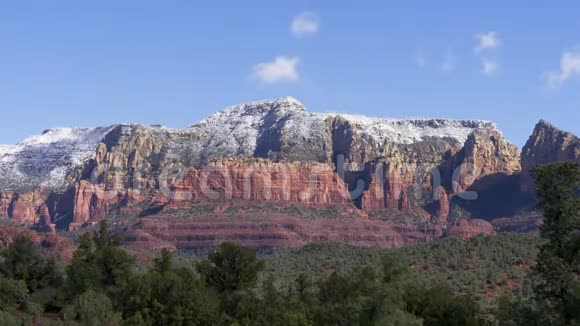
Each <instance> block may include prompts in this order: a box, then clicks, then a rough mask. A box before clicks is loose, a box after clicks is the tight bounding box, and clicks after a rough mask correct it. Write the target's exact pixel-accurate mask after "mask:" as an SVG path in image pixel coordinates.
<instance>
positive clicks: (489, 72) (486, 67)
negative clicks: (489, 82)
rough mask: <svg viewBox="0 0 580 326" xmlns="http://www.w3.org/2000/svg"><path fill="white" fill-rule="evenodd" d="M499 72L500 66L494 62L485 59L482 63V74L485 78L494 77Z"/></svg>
mask: <svg viewBox="0 0 580 326" xmlns="http://www.w3.org/2000/svg"><path fill="white" fill-rule="evenodd" d="M498 71H499V64H498V63H497V62H496V61H493V60H487V59H484V60H483V61H482V62H481V74H483V75H484V76H493V75H495V74H496V73H497V72H498Z"/></svg>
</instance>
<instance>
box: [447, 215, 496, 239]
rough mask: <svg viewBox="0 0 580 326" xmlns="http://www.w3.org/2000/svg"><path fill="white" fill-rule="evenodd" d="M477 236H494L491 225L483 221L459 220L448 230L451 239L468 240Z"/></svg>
mask: <svg viewBox="0 0 580 326" xmlns="http://www.w3.org/2000/svg"><path fill="white" fill-rule="evenodd" d="M477 235H495V231H494V229H493V225H492V224H491V223H489V222H487V221H484V220H459V221H457V222H455V223H453V224H452V225H451V226H450V227H449V230H448V236H449V237H452V238H460V239H464V240H465V239H469V238H473V237H475V236H477Z"/></svg>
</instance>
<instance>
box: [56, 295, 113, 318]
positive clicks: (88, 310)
mask: <svg viewBox="0 0 580 326" xmlns="http://www.w3.org/2000/svg"><path fill="white" fill-rule="evenodd" d="M64 317H65V322H66V323H70V322H71V321H73V320H76V321H78V323H79V324H80V325H81V326H109V325H118V323H119V322H120V320H121V319H120V314H119V313H117V312H115V310H114V308H113V303H112V302H111V300H110V299H109V297H107V296H106V295H104V294H102V293H98V292H95V291H93V290H88V291H86V292H84V293H83V294H81V295H80V296H78V297H77V298H76V299H75V301H74V303H73V304H72V305H71V306H69V307H67V308H66V311H65V316H64Z"/></svg>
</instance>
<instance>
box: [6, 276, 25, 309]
mask: <svg viewBox="0 0 580 326" xmlns="http://www.w3.org/2000/svg"><path fill="white" fill-rule="evenodd" d="M27 295H28V289H27V287H26V283H25V282H24V281H22V280H11V279H6V278H2V277H0V310H3V309H4V310H5V309H9V308H10V307H16V306H18V305H19V304H20V303H22V302H23V301H24V299H25V298H26V296H27Z"/></svg>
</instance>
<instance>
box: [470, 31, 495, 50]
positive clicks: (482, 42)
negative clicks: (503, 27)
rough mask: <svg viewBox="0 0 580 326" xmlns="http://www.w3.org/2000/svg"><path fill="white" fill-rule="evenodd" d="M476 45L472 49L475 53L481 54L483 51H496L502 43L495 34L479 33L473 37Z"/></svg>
mask: <svg viewBox="0 0 580 326" xmlns="http://www.w3.org/2000/svg"><path fill="white" fill-rule="evenodd" d="M474 38H475V40H476V41H477V44H476V45H475V47H474V48H473V51H475V53H481V52H482V51H485V50H491V49H497V48H499V47H501V45H502V42H501V40H500V39H499V35H498V34H497V33H496V32H487V33H479V34H475V36H474Z"/></svg>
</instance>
